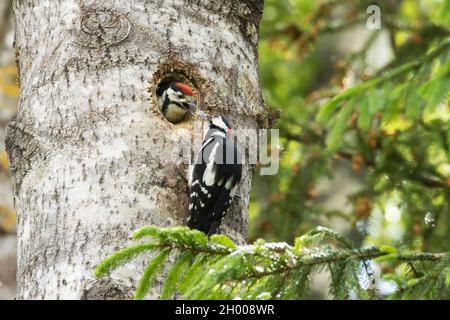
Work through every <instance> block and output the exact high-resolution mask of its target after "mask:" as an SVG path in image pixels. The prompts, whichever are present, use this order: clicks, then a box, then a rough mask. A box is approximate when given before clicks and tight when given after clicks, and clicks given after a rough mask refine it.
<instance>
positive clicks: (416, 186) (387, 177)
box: [250, 0, 450, 252]
mask: <svg viewBox="0 0 450 320" xmlns="http://www.w3.org/2000/svg"><path fill="white" fill-rule="evenodd" d="M373 4H375V5H378V6H379V8H380V18H381V28H380V29H374V30H370V29H369V27H370V25H369V27H368V24H367V22H368V20H369V19H370V17H371V12H369V13H368V12H367V8H368V7H369V6H370V5H373ZM449 38H450V1H447V0H425V1H413V0H403V1H388V0H385V1H365V0H357V1H325V0H323V1H308V0H286V1H277V0H266V1H265V7H264V15H263V20H262V24H261V40H260V48H259V54H260V75H261V81H262V85H263V87H264V97H265V101H266V103H267V105H268V106H270V107H272V108H279V109H281V110H282V113H281V118H280V119H279V121H278V123H277V125H276V126H275V128H278V129H280V134H281V143H280V146H279V149H280V152H281V168H280V172H279V173H278V174H277V175H274V176H259V175H257V177H256V178H255V181H254V190H253V194H252V202H251V223H250V230H251V231H250V233H251V239H252V240H255V239H256V238H260V237H263V238H264V239H266V240H274V241H275V240H276V241H280V240H284V241H291V240H292V239H293V238H294V237H295V236H297V235H300V234H303V233H304V232H305V231H307V230H309V229H310V228H311V227H313V226H316V225H318V224H320V225H324V226H327V227H330V228H331V229H334V230H338V231H341V232H344V233H345V234H347V235H348V236H349V237H350V238H351V239H352V240H353V241H354V243H355V245H362V246H366V245H371V244H375V245H379V244H382V243H384V244H386V243H390V244H393V245H396V246H399V247H403V248H408V249H410V250H419V251H421V250H426V251H432V252H438V251H448V250H449V249H450V214H449V201H450V162H449V159H450V148H449V145H450V126H449V118H450V106H449V91H450V59H449V57H450V56H449V48H450V42H449V41H450V40H449Z"/></svg>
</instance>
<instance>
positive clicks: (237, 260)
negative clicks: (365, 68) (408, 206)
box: [95, 226, 449, 299]
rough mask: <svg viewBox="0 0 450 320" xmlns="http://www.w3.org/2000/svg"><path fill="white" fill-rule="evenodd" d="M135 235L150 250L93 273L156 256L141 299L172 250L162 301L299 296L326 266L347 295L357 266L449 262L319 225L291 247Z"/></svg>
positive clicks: (167, 232)
mask: <svg viewBox="0 0 450 320" xmlns="http://www.w3.org/2000/svg"><path fill="white" fill-rule="evenodd" d="M134 235H135V238H138V239H142V237H143V236H144V235H145V236H146V237H150V238H151V242H150V243H149V247H142V246H145V244H143V245H137V246H132V247H129V248H127V249H123V250H120V251H119V253H116V254H113V255H112V256H111V257H109V258H107V259H106V260H105V261H104V262H103V263H101V264H100V265H99V266H98V267H97V270H96V273H95V274H96V275H97V276H102V275H105V274H108V273H109V272H111V271H112V270H113V269H115V268H116V267H118V266H119V265H121V264H124V263H126V262H128V261H129V260H130V259H129V258H130V257H133V256H134V254H137V253H140V252H142V251H143V250H144V249H143V248H145V251H146V250H147V249H153V251H156V252H159V254H157V255H156V258H153V259H152V260H151V262H150V263H149V264H148V266H147V268H146V269H145V271H144V274H143V276H142V278H141V281H140V283H139V286H138V289H137V291H136V294H135V297H136V299H142V298H144V297H145V295H146V294H147V292H148V291H149V289H150V288H151V286H152V283H153V282H154V280H155V279H156V277H157V276H158V274H159V272H160V270H162V268H163V266H164V265H166V264H167V258H168V257H169V255H170V254H171V252H177V254H178V253H180V254H179V255H178V259H177V260H176V261H175V263H174V264H173V265H172V266H169V268H171V270H169V271H168V276H167V279H166V280H165V281H166V283H165V284H164V287H163V292H162V298H165V299H166V298H170V297H171V296H172V294H173V293H175V292H176V290H178V291H179V292H180V293H182V295H183V297H184V298H188V299H212V298H214V299H231V298H236V297H240V298H248V299H257V298H258V297H259V298H261V297H266V298H267V297H271V298H283V299H284V298H286V299H287V298H293V297H294V298H300V297H301V296H302V295H304V294H305V292H306V291H307V288H308V287H309V281H308V280H309V278H310V275H311V273H312V272H314V271H316V270H321V269H323V268H325V267H328V268H329V269H330V271H331V273H332V274H333V281H332V283H331V286H332V292H335V293H336V297H337V298H339V297H345V296H347V295H348V291H349V290H350V289H351V288H353V287H354V286H355V284H357V283H358V280H357V279H356V278H355V277H356V276H355V275H356V274H357V266H358V263H359V262H365V261H369V260H375V261H380V262H381V261H382V262H389V263H412V262H420V263H441V262H443V261H447V260H448V259H449V254H448V253H425V252H402V251H400V250H398V249H396V248H393V247H390V246H381V247H370V248H352V244H351V243H350V242H349V241H348V240H347V239H346V238H344V237H342V236H341V235H340V234H338V233H336V232H334V231H332V230H330V229H327V228H324V227H318V228H315V229H313V230H311V231H310V232H308V233H306V234H305V235H303V236H301V237H299V238H297V239H296V242H295V245H294V246H291V245H288V244H287V243H284V242H282V243H266V242H265V241H263V240H258V241H256V242H255V243H254V244H251V245H242V246H236V245H235V244H234V243H233V242H232V241H231V240H230V239H229V238H228V237H226V236H223V235H215V236H212V237H211V238H210V239H208V238H206V237H205V235H204V234H202V233H201V232H199V231H196V230H190V229H188V228H186V227H174V228H158V227H155V226H149V227H144V228H142V229H140V230H138V231H137V232H136V233H135V234H134ZM205 239H206V241H205ZM124 252H125V253H126V254H124ZM125 256H126V257H127V258H126V259H125V258H124V257H125ZM111 266H114V268H112V267H111ZM338 279H344V280H345V281H338ZM423 281H425V282H426V281H427V280H426V279H425V280H422V282H423ZM178 284H179V285H178ZM421 288H422V287H421ZM358 290H360V288H358ZM411 290H412V289H411Z"/></svg>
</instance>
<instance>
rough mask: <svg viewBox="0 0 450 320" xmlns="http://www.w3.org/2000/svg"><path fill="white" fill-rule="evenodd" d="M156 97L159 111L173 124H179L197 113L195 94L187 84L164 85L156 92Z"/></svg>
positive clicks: (173, 83)
mask: <svg viewBox="0 0 450 320" xmlns="http://www.w3.org/2000/svg"><path fill="white" fill-rule="evenodd" d="M156 96H157V98H158V105H159V110H160V111H161V112H162V114H163V115H164V117H165V118H166V119H167V120H168V121H170V122H172V123H179V122H181V121H183V120H184V119H186V118H187V117H188V115H189V114H193V113H194V112H195V109H196V104H195V101H194V94H193V91H192V89H191V87H189V86H188V85H187V84H184V83H181V82H169V83H166V84H162V85H160V86H159V88H158V89H157V90H156Z"/></svg>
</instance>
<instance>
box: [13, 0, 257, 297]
mask: <svg viewBox="0 0 450 320" xmlns="http://www.w3.org/2000/svg"><path fill="white" fill-rule="evenodd" d="M262 5H263V0H240V1H238V0H221V1H211V0H152V1H149V0H132V1H130V0H103V1H75V0H58V1H55V0H16V1H15V3H14V8H13V10H14V15H15V21H16V39H15V45H16V49H17V55H18V58H19V67H20V83H21V97H20V102H19V113H18V116H17V119H16V120H15V121H13V122H12V123H11V124H10V126H9V128H8V136H7V141H6V142H7V148H8V153H9V157H10V162H11V167H10V171H11V176H12V180H13V187H14V194H15V206H16V210H17V213H18V242H19V244H18V273H17V279H18V293H17V298H18V299H124V298H130V297H132V293H133V291H134V286H135V285H136V280H137V279H138V278H139V276H140V275H141V274H142V271H143V268H144V266H145V261H148V256H147V257H144V258H142V259H141V260H139V261H136V262H134V263H131V264H128V265H127V266H126V267H124V268H121V269H119V270H118V271H115V272H114V273H113V274H112V276H111V277H110V278H107V279H95V278H94V277H93V271H94V268H95V266H96V265H97V264H98V263H99V262H100V261H101V260H102V259H103V258H105V257H106V256H108V255H110V254H111V253H113V252H114V251H115V250H117V249H119V248H122V247H124V246H126V245H127V241H129V235H130V233H131V232H132V231H134V230H136V229H137V228H139V227H142V226H144V225H149V224H155V225H158V226H173V225H180V224H183V223H184V221H185V218H186V214H187V196H188V194H187V179H186V178H187V172H186V171H187V170H186V169H187V165H185V164H180V163H177V162H176V161H174V150H175V149H176V148H180V147H188V146H189V145H190V144H191V143H192V141H194V144H198V143H201V141H200V140H199V139H201V138H202V137H201V135H202V132H201V131H200V130H199V128H201V123H200V122H199V120H191V121H188V122H185V123H182V124H179V125H173V124H171V123H169V122H167V121H166V120H165V119H164V118H163V117H162V115H161V114H160V113H159V111H158V108H157V105H156V98H155V96H154V89H155V85H156V84H157V82H158V81H159V78H160V77H161V76H163V75H164V74H165V73H167V72H170V71H171V70H175V71H178V72H179V73H183V74H184V75H185V76H187V77H188V78H189V79H190V80H191V81H192V83H193V84H194V85H195V86H196V88H197V90H198V92H199V97H201V99H200V100H201V102H202V103H201V106H200V108H201V109H203V110H205V111H208V112H211V113H217V114H224V115H225V116H227V117H228V118H229V120H230V122H231V123H232V125H233V126H234V127H235V128H238V129H242V128H249V129H255V128H257V127H258V126H259V123H260V122H259V120H258V119H260V118H261V115H262V114H264V107H263V101H262V96H261V91H260V87H259V80H258V68H257V43H258V24H259V20H260V16H261V13H262ZM245 135H246V134H242V135H241V136H240V137H239V139H240V140H243V139H244V138H245ZM177 139H178V140H179V142H176V140H177ZM242 151H243V154H255V152H256V145H255V144H251V145H250V148H249V149H248V150H245V151H244V150H242ZM252 174H253V167H252V166H251V165H244V173H243V181H242V183H241V187H240V196H241V198H240V199H238V200H237V201H235V203H236V205H234V206H233V207H232V210H230V212H229V214H228V217H227V218H226V219H225V221H224V224H225V225H224V227H223V228H222V232H224V233H226V234H228V235H229V236H231V237H232V238H233V239H234V240H236V241H238V242H240V243H242V242H245V240H246V233H247V224H248V204H249V193H250V189H251V178H252ZM150 297H152V298H157V297H158V288H157V289H156V290H154V291H153V292H152V293H151V295H150Z"/></svg>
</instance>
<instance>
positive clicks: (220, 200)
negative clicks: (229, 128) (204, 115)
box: [187, 133, 242, 235]
mask: <svg viewBox="0 0 450 320" xmlns="http://www.w3.org/2000/svg"><path fill="white" fill-rule="evenodd" d="M240 160H241V157H240V154H239V152H238V150H237V149H236V147H235V146H234V144H233V143H231V141H229V140H228V139H226V138H225V135H224V134H221V133H217V134H214V133H213V134H211V133H208V134H207V136H206V138H205V141H204V143H203V145H202V149H201V150H200V153H199V155H198V157H197V161H196V163H195V165H194V169H193V171H192V177H191V186H190V197H189V198H190V201H189V220H188V224H187V225H188V226H189V227H190V228H193V229H197V230H200V231H202V232H204V233H205V234H207V235H210V234H213V233H214V232H216V230H217V228H218V226H219V225H220V223H221V221H222V219H223V217H224V216H225V215H226V213H227V210H228V208H229V206H230V204H231V201H232V199H233V193H234V192H235V189H236V186H237V185H238V183H239V182H240V180H241V174H242V164H241V163H240Z"/></svg>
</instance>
